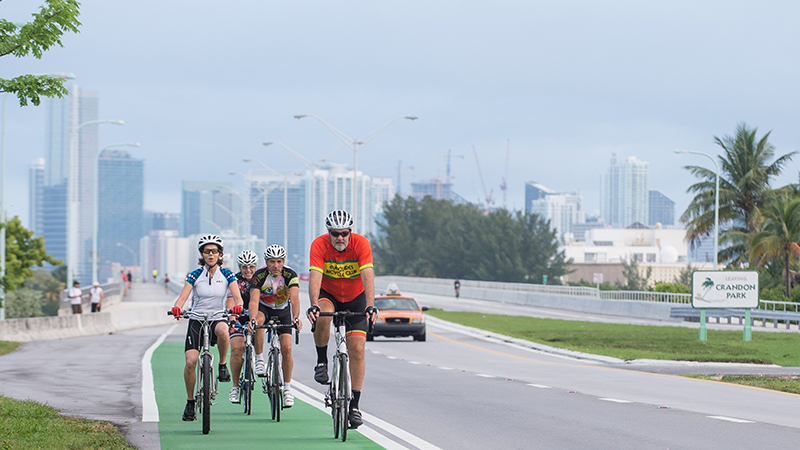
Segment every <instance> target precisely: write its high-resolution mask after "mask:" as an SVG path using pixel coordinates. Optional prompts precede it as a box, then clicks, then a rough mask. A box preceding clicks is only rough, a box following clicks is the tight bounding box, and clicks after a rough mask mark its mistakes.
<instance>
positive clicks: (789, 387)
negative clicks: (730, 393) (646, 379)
mask: <svg viewBox="0 0 800 450" xmlns="http://www.w3.org/2000/svg"><path fill="white" fill-rule="evenodd" d="M684 376H686V377H689V378H700V379H703V380H713V381H722V382H723V383H733V384H742V385H745V386H753V387H758V388H762V389H771V390H773V391H781V392H790V393H792V394H798V395H800V377H796V376H792V375H684Z"/></svg>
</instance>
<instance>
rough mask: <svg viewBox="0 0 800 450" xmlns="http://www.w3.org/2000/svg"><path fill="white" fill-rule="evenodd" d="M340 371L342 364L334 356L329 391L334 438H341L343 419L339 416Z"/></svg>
mask: <svg viewBox="0 0 800 450" xmlns="http://www.w3.org/2000/svg"><path fill="white" fill-rule="evenodd" d="M339 372H341V370H340V366H339V358H338V357H336V356H334V362H333V370H332V373H331V384H330V386H328V393H329V396H330V398H331V417H332V418H333V438H334V439H338V438H339V432H340V431H341V430H340V425H341V419H340V418H339V416H340V411H339V397H338V395H337V394H338V392H339V384H340V381H339Z"/></svg>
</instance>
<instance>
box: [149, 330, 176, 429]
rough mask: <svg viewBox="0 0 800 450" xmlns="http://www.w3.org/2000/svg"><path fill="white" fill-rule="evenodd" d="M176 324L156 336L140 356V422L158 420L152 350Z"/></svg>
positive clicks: (170, 332) (153, 350)
mask: <svg viewBox="0 0 800 450" xmlns="http://www.w3.org/2000/svg"><path fill="white" fill-rule="evenodd" d="M177 326H178V324H175V325H173V326H171V327H170V328H169V330H167V331H166V332H165V333H164V334H162V335H161V336H159V337H158V339H156V341H155V342H154V343H153V345H151V346H150V348H148V349H147V351H146V352H144V356H142V422H158V420H159V417H158V403H156V391H155V385H154V383H153V364H152V362H151V361H150V360H151V359H152V358H153V352H155V351H156V349H157V348H158V346H159V345H161V343H162V342H164V339H166V338H167V336H168V335H170V334H172V331H173V330H175V327H177Z"/></svg>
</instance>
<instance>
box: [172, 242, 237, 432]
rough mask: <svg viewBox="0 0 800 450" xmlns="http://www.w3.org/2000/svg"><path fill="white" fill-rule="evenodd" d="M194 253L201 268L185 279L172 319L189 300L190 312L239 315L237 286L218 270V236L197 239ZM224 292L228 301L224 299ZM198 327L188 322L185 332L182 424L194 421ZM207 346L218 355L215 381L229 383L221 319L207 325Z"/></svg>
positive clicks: (224, 325)
mask: <svg viewBox="0 0 800 450" xmlns="http://www.w3.org/2000/svg"><path fill="white" fill-rule="evenodd" d="M197 250H198V251H199V252H200V255H201V258H200V261H199V264H200V265H201V266H202V267H200V268H199V269H197V270H194V271H193V272H191V273H189V274H188V275H187V276H186V282H185V283H184V285H183V289H182V290H181V293H180V295H179V296H178V299H177V300H175V306H173V308H172V315H173V316H175V317H176V318H180V315H181V313H182V311H181V308H182V307H183V305H184V304H185V303H186V300H188V299H189V296H190V295H191V296H192V309H191V311H192V312H195V313H200V314H204V313H208V314H212V313H215V312H218V311H220V310H222V309H232V312H233V313H234V314H241V312H242V296H241V295H240V293H239V286H238V285H237V284H236V282H235V281H236V277H235V276H234V275H233V272H231V271H230V270H228V269H225V268H223V267H222V257H223V252H222V250H223V245H222V239H221V238H220V237H219V236H216V235H213V234H209V235H206V236H203V237H201V238H200V241H198V243H197ZM228 289H230V291H231V294H232V297H231V298H228V295H227V294H228ZM200 332H201V324H200V322H199V321H196V320H193V319H189V326H188V329H187V330H186V345H185V346H184V348H185V350H184V355H185V356H186V365H185V366H184V368H183V380H184V382H185V383H186V396H187V398H188V400H187V402H186V408H185V409H184V411H183V420H195V418H196V416H195V404H194V386H195V382H196V381H197V380H196V378H197V375H196V368H197V359H198V357H199V356H200V347H201V346H202V345H203V343H202V341H201V339H200ZM210 338H211V345H215V344H219V345H217V350H218V351H219V381H222V382H227V381H230V380H231V376H230V373H229V372H228V366H227V365H226V363H225V362H226V360H227V357H228V342H229V338H228V324H227V323H226V322H225V320H224V319H223V318H221V317H220V318H219V319H218V320H215V321H214V322H213V323H212V324H211V336H210Z"/></svg>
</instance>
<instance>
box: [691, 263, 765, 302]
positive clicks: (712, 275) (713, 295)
mask: <svg viewBox="0 0 800 450" xmlns="http://www.w3.org/2000/svg"><path fill="white" fill-rule="evenodd" d="M692 307H693V308H758V272H756V271H730V270H725V271H722V270H717V271H711V270H708V271H702V270H698V271H696V272H693V273H692Z"/></svg>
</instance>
